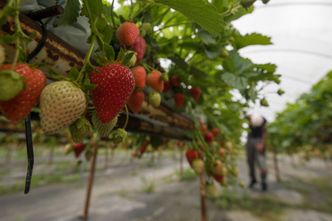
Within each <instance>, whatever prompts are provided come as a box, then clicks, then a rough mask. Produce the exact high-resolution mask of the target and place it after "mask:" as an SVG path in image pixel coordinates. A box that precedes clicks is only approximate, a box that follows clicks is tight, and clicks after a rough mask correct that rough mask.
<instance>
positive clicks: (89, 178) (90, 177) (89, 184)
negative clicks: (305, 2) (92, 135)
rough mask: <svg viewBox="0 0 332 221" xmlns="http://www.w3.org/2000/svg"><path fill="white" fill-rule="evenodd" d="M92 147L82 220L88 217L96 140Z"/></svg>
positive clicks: (95, 155) (96, 151)
mask: <svg viewBox="0 0 332 221" xmlns="http://www.w3.org/2000/svg"><path fill="white" fill-rule="evenodd" d="M92 148H93V154H92V160H91V164H90V171H89V176H88V186H87V190H86V197H85V204H84V210H83V217H82V218H83V220H84V221H87V220H88V218H89V207H90V200H91V192H92V187H93V181H94V177H95V171H96V161H97V153H98V147H97V144H96V141H93V143H92Z"/></svg>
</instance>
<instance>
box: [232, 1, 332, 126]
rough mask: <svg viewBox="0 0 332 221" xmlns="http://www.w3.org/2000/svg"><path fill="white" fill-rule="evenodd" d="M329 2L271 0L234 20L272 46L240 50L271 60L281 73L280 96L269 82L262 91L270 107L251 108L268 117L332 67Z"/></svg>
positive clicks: (261, 60) (256, 59)
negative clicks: (268, 41)
mask: <svg viewBox="0 0 332 221" xmlns="http://www.w3.org/2000/svg"><path fill="white" fill-rule="evenodd" d="M331 10H332V2H331V1H330V0H278V1H276V0H272V1H270V2H269V4H267V5H263V4H262V3H261V2H259V3H257V4H256V9H255V13H253V14H249V15H246V16H244V17H242V18H241V19H239V20H237V21H236V22H234V23H233V24H234V26H235V27H236V28H238V29H239V30H240V31H241V33H242V34H245V33H250V32H259V33H263V34H265V35H268V36H271V37H272V41H273V43H274V44H273V45H272V46H252V47H248V48H245V49H243V50H242V51H241V53H242V55H243V56H246V57H248V58H250V59H252V60H253V61H254V62H258V63H266V62H273V63H275V64H277V65H278V73H280V74H281V75H282V78H281V80H282V82H281V84H280V86H281V88H282V89H283V90H284V91H285V94H284V95H283V96H278V95H277V94H276V93H273V92H275V91H277V89H278V87H277V86H276V85H269V86H267V87H266V88H265V89H264V92H263V94H264V95H265V96H266V98H267V100H268V101H269V103H270V106H269V107H259V105H258V104H257V105H255V107H253V111H255V112H258V113H261V114H262V115H264V116H265V117H266V118H267V119H268V120H273V119H274V117H275V114H276V113H277V112H279V111H281V110H283V108H284V107H285V104H286V103H287V102H292V101H294V100H296V98H298V97H299V95H300V94H302V93H304V92H307V91H308V90H309V89H310V88H311V86H312V85H313V84H314V83H316V82H317V81H318V80H319V79H321V78H322V77H323V76H324V75H325V74H326V73H327V71H329V70H331V69H332V26H331V24H330V23H331V20H332V14H331Z"/></svg>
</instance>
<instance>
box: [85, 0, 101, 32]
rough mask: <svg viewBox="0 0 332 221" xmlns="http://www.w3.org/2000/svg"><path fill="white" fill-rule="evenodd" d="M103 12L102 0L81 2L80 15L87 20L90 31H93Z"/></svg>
mask: <svg viewBox="0 0 332 221" xmlns="http://www.w3.org/2000/svg"><path fill="white" fill-rule="evenodd" d="M102 11H103V2H102V0H83V8H82V14H83V15H85V16H86V17H88V18H89V23H90V26H91V29H92V30H94V29H95V22H96V20H97V18H98V17H99V16H100V13H101V12H102Z"/></svg>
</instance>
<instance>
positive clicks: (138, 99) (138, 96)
mask: <svg viewBox="0 0 332 221" xmlns="http://www.w3.org/2000/svg"><path fill="white" fill-rule="evenodd" d="M143 102H144V93H143V92H142V91H136V92H134V93H132V95H131V96H130V98H129V100H128V107H129V109H130V110H131V111H132V112H134V113H138V112H140V111H141V109H142V105H143Z"/></svg>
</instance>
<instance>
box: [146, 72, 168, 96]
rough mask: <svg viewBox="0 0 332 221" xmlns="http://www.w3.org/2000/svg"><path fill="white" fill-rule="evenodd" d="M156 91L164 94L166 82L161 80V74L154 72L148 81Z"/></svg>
mask: <svg viewBox="0 0 332 221" xmlns="http://www.w3.org/2000/svg"><path fill="white" fill-rule="evenodd" d="M146 83H147V84H148V85H149V86H151V87H152V88H153V89H154V90H155V91H158V92H162V91H163V90H164V81H163V80H162V79H161V73H160V72H159V71H157V70H153V71H152V72H151V73H150V74H149V76H148V79H147V81H146Z"/></svg>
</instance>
